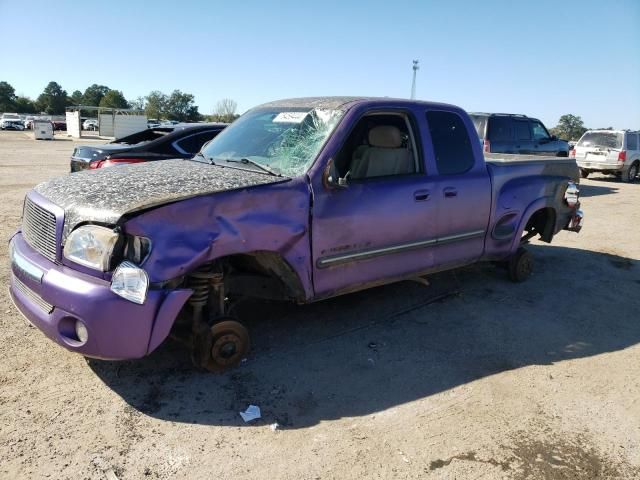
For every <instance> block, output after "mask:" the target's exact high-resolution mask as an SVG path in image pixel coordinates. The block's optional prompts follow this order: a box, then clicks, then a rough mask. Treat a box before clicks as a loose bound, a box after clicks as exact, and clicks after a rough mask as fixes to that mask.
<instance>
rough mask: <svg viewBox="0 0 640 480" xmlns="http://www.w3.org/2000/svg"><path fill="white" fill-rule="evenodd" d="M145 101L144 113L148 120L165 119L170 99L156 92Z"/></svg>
mask: <svg viewBox="0 0 640 480" xmlns="http://www.w3.org/2000/svg"><path fill="white" fill-rule="evenodd" d="M145 101H146V104H145V106H144V113H145V114H146V115H147V117H148V118H153V119H157V120H160V119H161V118H164V117H165V115H166V113H165V112H166V109H167V101H168V98H167V96H166V95H165V94H164V93H162V92H160V91H158V90H154V91H153V92H151V93H150V94H149V95H147V96H146V97H145Z"/></svg>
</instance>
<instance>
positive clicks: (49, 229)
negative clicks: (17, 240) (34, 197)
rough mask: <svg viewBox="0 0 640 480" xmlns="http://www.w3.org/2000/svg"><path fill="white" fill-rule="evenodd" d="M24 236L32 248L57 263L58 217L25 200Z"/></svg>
mask: <svg viewBox="0 0 640 480" xmlns="http://www.w3.org/2000/svg"><path fill="white" fill-rule="evenodd" d="M22 235H23V236H24V239H25V240H26V241H27V243H28V244H29V245H31V247H33V248H34V249H35V250H36V251H38V252H39V253H41V254H42V255H44V256H45V257H47V258H48V259H49V260H51V261H52V262H55V261H56V251H57V248H56V217H55V215H54V214H53V213H51V212H49V211H48V210H45V209H44V208H42V207H41V206H40V205H37V204H35V203H33V202H32V201H31V200H30V199H29V197H27V198H26V199H25V202H24V211H23V212H22Z"/></svg>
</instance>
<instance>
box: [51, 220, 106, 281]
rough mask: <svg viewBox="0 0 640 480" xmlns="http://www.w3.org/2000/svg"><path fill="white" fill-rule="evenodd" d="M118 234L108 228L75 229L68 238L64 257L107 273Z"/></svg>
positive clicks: (87, 226)
mask: <svg viewBox="0 0 640 480" xmlns="http://www.w3.org/2000/svg"><path fill="white" fill-rule="evenodd" d="M117 241H118V234H117V233H115V232H114V231H113V230H111V229H109V228H106V227H99V226H97V225H86V226H84V227H80V228H77V229H75V230H74V231H73V232H71V234H70V235H69V238H67V243H66V244H65V246H64V256H65V257H66V258H68V259H69V260H71V261H73V262H76V263H79V264H80V265H84V266H85V267H89V268H94V269H96V270H100V271H103V272H106V271H107V270H109V262H110V260H111V254H112V253H113V248H114V247H115V245H116V242H117Z"/></svg>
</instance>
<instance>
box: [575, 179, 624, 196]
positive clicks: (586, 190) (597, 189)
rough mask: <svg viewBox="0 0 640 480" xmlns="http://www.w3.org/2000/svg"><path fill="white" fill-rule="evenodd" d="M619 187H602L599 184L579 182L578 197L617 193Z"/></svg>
mask: <svg viewBox="0 0 640 480" xmlns="http://www.w3.org/2000/svg"><path fill="white" fill-rule="evenodd" d="M619 190H620V189H619V188H616V187H603V186H600V185H591V184H589V185H586V184H584V183H581V184H580V197H583V198H584V197H599V196H601V195H611V194H613V193H618V191H619Z"/></svg>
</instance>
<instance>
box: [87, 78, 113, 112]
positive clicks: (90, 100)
mask: <svg viewBox="0 0 640 480" xmlns="http://www.w3.org/2000/svg"><path fill="white" fill-rule="evenodd" d="M108 91H109V87H105V86H104V85H98V84H96V83H94V84H93V85H91V86H90V87H87V89H86V90H85V91H84V93H83V94H82V105H87V106H89V107H97V106H99V105H100V100H102V97H104V96H105V95H106V94H107V92H108Z"/></svg>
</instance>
